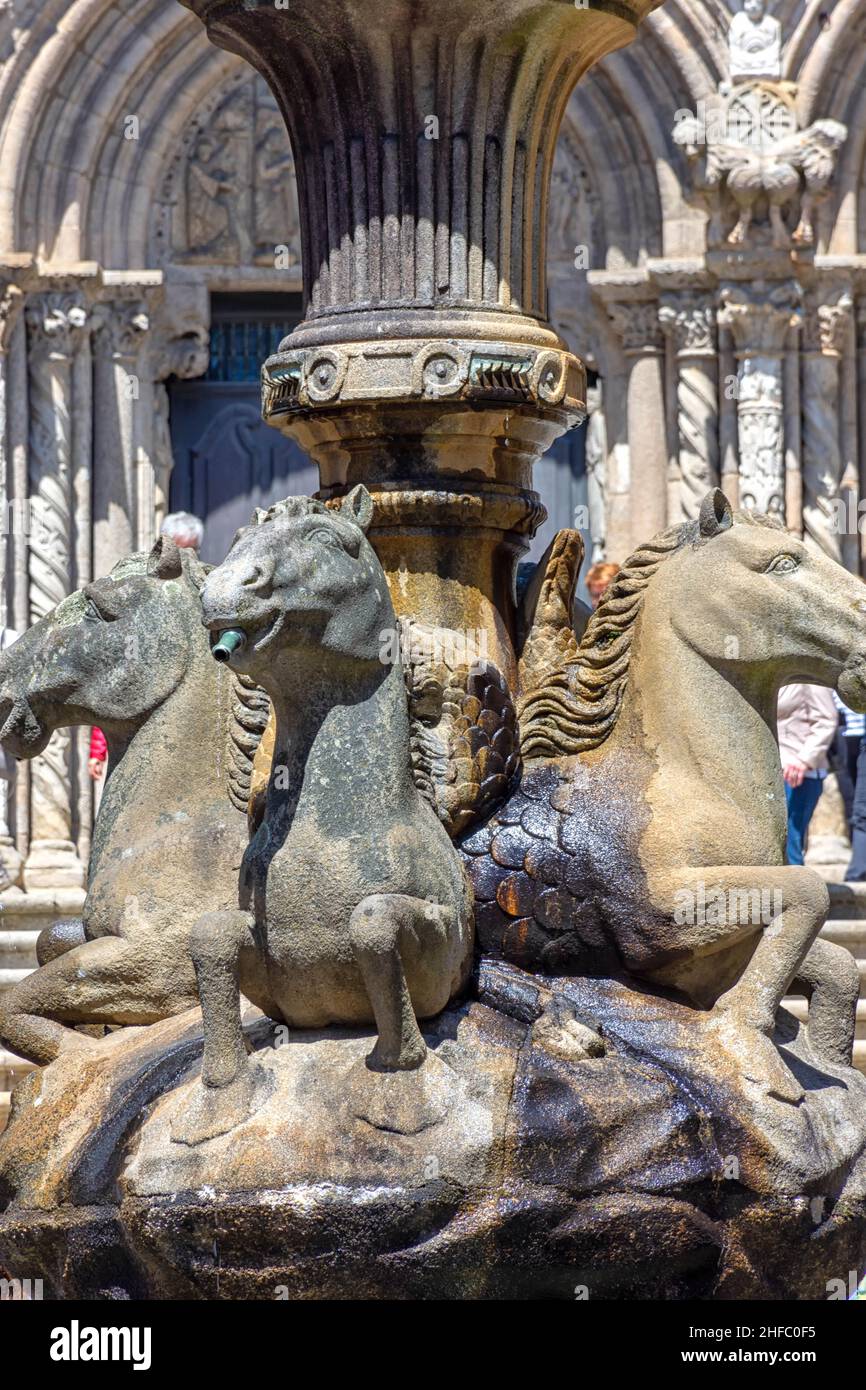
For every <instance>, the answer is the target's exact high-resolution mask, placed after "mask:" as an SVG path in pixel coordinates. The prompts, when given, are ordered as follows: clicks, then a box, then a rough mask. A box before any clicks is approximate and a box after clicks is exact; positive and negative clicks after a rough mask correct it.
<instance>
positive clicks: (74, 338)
mask: <svg viewBox="0 0 866 1390" xmlns="http://www.w3.org/2000/svg"><path fill="white" fill-rule="evenodd" d="M24 315H25V319H26V322H27V347H28V351H29V353H30V355H31V358H42V357H47V358H49V359H50V360H52V361H63V360H65V359H70V358H72V356H73V355H74V353H75V350H76V348H77V347H78V345H79V343H80V342H81V339H82V337H83V336H84V334H85V332H86V331H87V329H88V327H89V318H88V311H87V303H86V300H85V298H84V295H82V294H77V293H75V292H70V293H67V292H64V291H59V292H54V291H51V292H49V293H47V294H38V295H32V296H31V297H29V298H28V300H27V303H26V304H25V306H24Z"/></svg>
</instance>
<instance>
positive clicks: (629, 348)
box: [607, 300, 664, 356]
mask: <svg viewBox="0 0 866 1390" xmlns="http://www.w3.org/2000/svg"><path fill="white" fill-rule="evenodd" d="M607 312H608V314H609V316H610V319H611V322H612V323H613V326H614V329H615V330H616V332H617V334H618V335H619V337H620V339H621V340H622V345H623V350H624V351H625V353H626V354H627V355H628V356H632V355H634V354H637V353H644V352H661V351H662V348H663V347H664V338H663V336H662V328H661V324H660V322H659V306H658V304H657V303H656V301H655V300H649V301H647V300H644V301H642V302H641V301H637V302H630V301H626V300H616V301H614V302H613V303H611V304H608V306H607Z"/></svg>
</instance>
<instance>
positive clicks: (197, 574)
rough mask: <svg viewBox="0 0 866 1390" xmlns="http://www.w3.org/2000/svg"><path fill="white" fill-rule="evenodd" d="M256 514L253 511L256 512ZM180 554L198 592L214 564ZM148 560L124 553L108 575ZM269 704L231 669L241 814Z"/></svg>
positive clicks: (141, 569) (229, 751) (232, 791)
mask: <svg viewBox="0 0 866 1390" xmlns="http://www.w3.org/2000/svg"><path fill="white" fill-rule="evenodd" d="M288 500H289V501H292V500H295V499H291V498H290V499H288ZM300 500H302V499H300ZM284 507H285V504H284V503H281V502H278V503H277V504H276V507H274V508H271V509H270V510H271V511H274V512H276V511H277V509H278V508H284ZM259 514H260V513H259V512H257V513H256V515H257V516H258V515H259ZM262 515H264V514H263V513H262ZM180 557H181V565H182V567H183V573H184V576H185V578H186V579H187V580H188V581H189V583H190V584H191V585H192V587H193V589H194V590H195V591H196V593H197V594H198V593H200V592H201V588H202V585H203V584H204V581H205V579H206V578H207V576H208V575H209V574H210V571H211V570H212V569H213V568H214V567H213V565H208V564H205V563H204V561H203V560H200V559H199V558H198V556H197V555H196V553H195V551H194V550H191V549H190V548H189V547H183V546H182V547H181V548H180ZM147 562H148V553H147V551H137V552H135V553H134V554H132V555H126V556H124V558H123V559H122V560H119V561H118V562H117V564H116V565H115V566H114V567H113V569H112V570H111V574H110V576H109V577H110V578H111V579H128V578H131V577H132V576H134V575H145V574H146V573H147ZM270 708H271V702H270V700H269V699H268V696H267V695H266V694H265V692H264V690H262V689H261V687H260V686H258V685H256V684H255V683H254V682H253V681H251V680H250V678H249V677H248V676H244V675H241V674H240V673H239V672H237V671H232V672H231V685H230V703H229V717H228V719H227V721H226V726H227V727H226V729H225V747H224V751H225V754H226V759H225V766H226V768H227V783H228V794H229V800H230V802H231V803H232V805H233V806H234V808H235V810H237V811H240V812H242V814H243V815H246V813H247V806H248V803H249V799H250V783H251V780H252V774H253V759H254V757H255V755H256V749H257V748H258V746H259V743H260V742H261V739H262V735H263V734H264V732H265V728H266V726H267V722H268V716H269V714H270Z"/></svg>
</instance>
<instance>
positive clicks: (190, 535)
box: [160, 512, 204, 550]
mask: <svg viewBox="0 0 866 1390" xmlns="http://www.w3.org/2000/svg"><path fill="white" fill-rule="evenodd" d="M160 534H161V535H163V536H171V538H172V540H173V541H174V543H175V545H179V546H184V547H187V546H188V547H189V548H190V549H192V550H200V549H201V543H202V541H203V540H204V525H203V523H202V521H201V519H200V517H197V516H193V514H192V512H169V514H168V516H167V517H166V518H165V521H164V522H163V523H162V526H161V527H160Z"/></svg>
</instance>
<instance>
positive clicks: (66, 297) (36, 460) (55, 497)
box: [24, 292, 87, 888]
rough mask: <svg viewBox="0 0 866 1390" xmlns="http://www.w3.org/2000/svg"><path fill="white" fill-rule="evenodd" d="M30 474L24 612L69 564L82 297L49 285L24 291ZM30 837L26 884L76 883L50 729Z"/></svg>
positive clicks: (55, 588) (63, 785)
mask: <svg viewBox="0 0 866 1390" xmlns="http://www.w3.org/2000/svg"><path fill="white" fill-rule="evenodd" d="M25 313H26V320H27V338H28V363H29V377H28V386H29V396H30V438H29V474H30V494H31V503H32V508H33V525H32V530H31V534H30V538H29V567H30V620H31V622H34V623H35V622H38V621H39V619H40V618H42V617H44V616H45V614H46V613H49V612H50V611H51V609H52V608H54V607H56V605H57V604H58V603H60V602H61V601H62V600H63V599H64V598H65V597H66V595H67V594H68V593H69V591H70V574H71V573H72V571H73V568H74V564H73V554H74V547H73V526H72V519H73V496H74V494H73V480H72V474H73V457H74V445H73V432H72V381H73V362H74V358H75V353H76V350H77V348H78V345H79V342H80V340H81V338H82V336H83V334H84V332H85V329H86V326H87V311H86V307H85V303H84V299H83V297H82V296H81V295H80V294H77V293H74V292H73V293H65V292H56V293H54V292H52V293H47V294H42V295H37V296H35V297H33V298H32V299H29V300H28V302H27V305H26V309H25ZM31 788H32V799H31V841H30V851H29V854H28V856H27V861H26V863H25V866H24V884H25V887H27V888H42V887H51V888H60V887H70V888H74V887H80V886H81V885H82V884H83V883H84V876H85V870H84V865H83V864H82V863H81V860H80V859H79V858H78V854H77V851H76V848H75V845H74V843H73V813H72V786H71V777H70V736H69V731H68V730H61V731H59V732H58V733H56V734H54V735H53V737H52V739H51V742H50V743H49V744H48V747H47V748H46V750H45V752H44V753H43V754H42V755H41V756H40V757H38V758H34V760H33V763H32V780H31Z"/></svg>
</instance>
